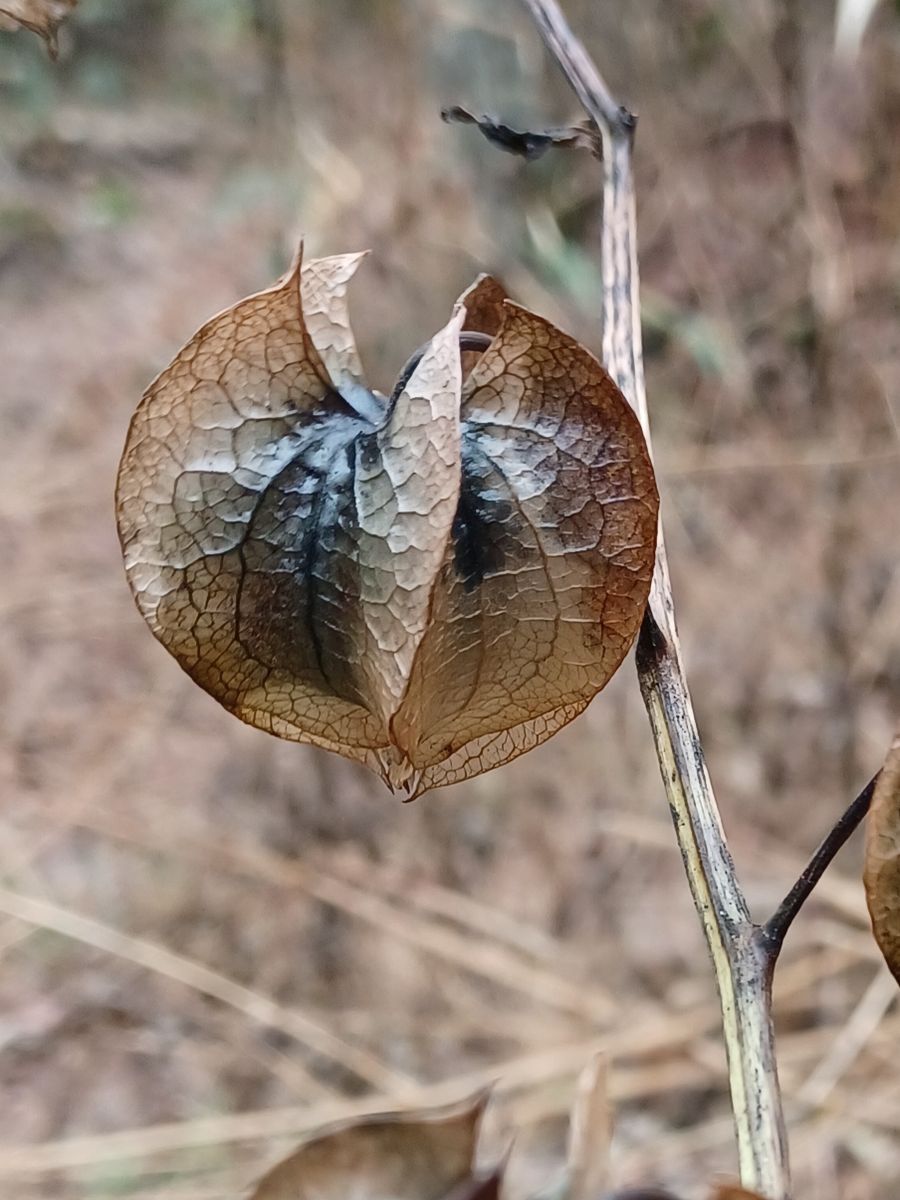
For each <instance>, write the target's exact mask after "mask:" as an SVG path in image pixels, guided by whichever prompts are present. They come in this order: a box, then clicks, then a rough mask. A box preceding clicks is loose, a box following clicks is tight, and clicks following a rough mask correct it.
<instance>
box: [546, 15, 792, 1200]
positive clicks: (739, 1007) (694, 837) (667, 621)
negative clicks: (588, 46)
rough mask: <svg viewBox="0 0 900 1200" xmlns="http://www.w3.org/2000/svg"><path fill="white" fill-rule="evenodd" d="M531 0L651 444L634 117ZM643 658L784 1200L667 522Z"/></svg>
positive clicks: (654, 718)
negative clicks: (599, 195) (561, 97)
mask: <svg viewBox="0 0 900 1200" xmlns="http://www.w3.org/2000/svg"><path fill="white" fill-rule="evenodd" d="M523 4H524V5H525V8H526V9H527V10H528V12H529V14H530V15H531V17H532V18H533V20H534V22H535V24H536V26H537V28H538V30H539V31H540V33H541V36H542V37H543V39H544V42H545V43H546V45H547V48H548V49H549V50H550V52H551V53H552V54H553V56H554V57H555V59H556V60H557V62H558V63H559V66H560V67H561V69H562V71H563V73H564V74H565V76H566V78H567V80H568V82H569V84H570V85H571V87H572V89H573V90H574V91H575V93H576V95H577V96H578V98H579V100H580V101H581V103H582V105H583V106H584V108H585V110H586V111H587V113H588V115H589V116H590V117H592V118H593V119H594V121H595V122H596V123H597V125H598V127H599V129H600V132H601V135H602V138H603V164H604V176H605V177H604V191H603V235H602V262H601V268H602V278H603V359H604V363H605V365H606V367H607V370H608V371H609V372H610V374H611V375H612V376H613V378H614V379H615V380H616V382H617V383H618V385H619V387H620V388H621V389H622V391H623V392H624V393H625V395H626V396H627V398H628V399H629V400H630V402H631V404H632V405H633V407H634V409H635V411H636V413H637V414H638V417H639V418H640V421H641V425H642V427H643V430H644V435H645V437H646V439H647V444H648V446H650V444H651V443H650V426H649V420H648V412H647V399H646V392H645V388H644V372H643V350H642V341H641V324H640V298H639V276H638V264H637V234H636V217H635V197H634V182H633V172H632V143H633V140H634V130H635V124H636V122H635V119H634V117H633V116H632V115H631V114H630V113H629V112H628V111H627V109H624V108H623V107H622V106H620V105H619V104H617V103H616V101H615V100H614V98H613V96H612V93H611V92H610V90H609V88H608V87H607V85H606V83H605V82H604V80H603V78H602V77H601V75H600V73H599V71H598V70H597V68H596V66H595V65H594V63H593V62H592V61H591V59H590V57H589V55H588V54H587V51H586V50H585V49H584V47H583V46H582V45H581V43H580V42H579V41H578V40H577V38H576V37H575V36H574V34H573V33H572V31H571V29H570V28H569V26H568V24H567V23H566V20H565V17H564V16H563V14H562V12H561V10H560V7H559V5H558V3H557V2H556V0H523ZM637 667H638V674H639V678H640V684H641V692H642V694H643V697H644V703H645V704H646V706H647V711H648V715H649V717H650V724H651V728H652V731H653V737H654V741H655V743H656V750H657V756H658V758H659V763H660V769H661V771H662V775H663V781H664V783H665V787H666V793H667V797H668V801H669V806H670V808H671V811H672V817H673V820H674V823H675V831H676V835H677V838H678V843H679V846H680V849H681V854H682V857H683V859H684V863H685V869H686V872H687V877H688V881H689V883H690V887H691V892H692V895H693V898H694V903H695V905H696V907H697V911H698V914H699V916H700V920H701V922H702V925H703V931H704V934H705V936H706V940H707V943H708V946H709V950H710V954H711V956H712V960H713V965H714V968H715V973H716V982H717V985H718V989H719V996H720V999H721V1004H722V1017H723V1025H724V1032H725V1040H726V1046H727V1051H728V1064H729V1077H730V1083H731V1096H732V1107H733V1109H734V1117H735V1127H736V1132H737V1141H738V1151H739V1158H740V1170H741V1181H742V1183H743V1184H744V1185H745V1186H746V1187H748V1188H751V1189H753V1190H755V1191H757V1192H759V1193H760V1194H762V1195H765V1196H767V1197H770V1198H771V1200H787V1198H788V1196H789V1194H790V1180H789V1170H788V1155H787V1143H786V1137H785V1132H784V1119H783V1114H782V1104H781V1095H780V1092H779V1088H778V1079H777V1073H776V1068H775V1055H774V1033H773V1028H772V1019H771V998H770V993H769V975H768V971H767V959H766V955H765V953H764V950H763V947H762V942H761V939H760V937H759V931H758V930H757V929H756V927H755V926H754V925H753V924H752V922H751V920H750V915H749V912H748V910H747V903H746V900H745V898H744V894H743V892H742V890H741V887H740V884H739V882H738V879H737V876H736V874H735V870H734V864H733V862H732V859H731V855H730V853H729V850H728V844H727V842H726V840H725V835H724V832H723V829H722V822H721V818H720V816H719V810H718V807H717V805H716V800H715V796H714V795H713V790H712V786H711V784H710V779H709V774H708V772H707V769H706V761H705V758H704V755H703V751H702V748H701V745H700V738H699V734H698V731H697V723H696V719H695V717H694V712H693V706H692V704H691V698H690V694H689V692H688V687H687V681H686V678H685V673H684V667H683V664H682V661H681V654H680V650H679V644H678V633H677V629H676V624H675V613H674V604H673V600H672V587H671V583H670V580H669V571H668V565H667V562H666V554H665V543H664V541H663V536H662V532H661V531H660V536H659V542H658V545H657V560H656V569H655V571H654V575H653V582H652V585H651V590H650V600H649V604H648V608H647V614H646V616H645V618H644V624H643V627H642V630H641V634H640V637H639V641H638V652H637Z"/></svg>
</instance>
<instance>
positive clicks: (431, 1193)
mask: <svg viewBox="0 0 900 1200" xmlns="http://www.w3.org/2000/svg"><path fill="white" fill-rule="evenodd" d="M486 1102H487V1096H486V1094H483V1093H482V1094H479V1095H478V1096H476V1097H475V1098H474V1099H472V1100H467V1101H465V1102H463V1103H462V1104H457V1105H453V1106H451V1107H448V1108H440V1109H425V1110H420V1111H410V1112H406V1113H397V1114H392V1115H388V1116H382V1117H372V1118H369V1119H367V1120H363V1121H357V1122H354V1123H352V1124H347V1125H344V1126H340V1127H334V1128H332V1129H330V1130H326V1131H325V1132H323V1133H321V1134H319V1135H318V1136H316V1137H315V1138H313V1139H311V1140H310V1141H308V1142H306V1143H305V1144H304V1145H303V1146H301V1147H300V1149H299V1150H297V1151H296V1153H294V1154H292V1155H291V1156H290V1157H289V1158H286V1159H285V1160H284V1161H283V1162H281V1163H279V1164H278V1166H276V1167H273V1169H272V1170H271V1171H269V1172H268V1174H266V1175H265V1176H264V1177H263V1178H262V1179H261V1180H260V1182H259V1183H258V1184H257V1186H256V1190H255V1191H254V1192H253V1193H252V1195H251V1197H250V1200H348V1198H349V1197H351V1196H352V1197H353V1200H481V1197H484V1198H485V1200H487V1198H488V1197H490V1196H491V1195H492V1193H491V1191H490V1190H487V1191H485V1190H484V1188H488V1189H490V1187H491V1177H480V1176H478V1175H477V1174H476V1172H475V1151H476V1146H477V1141H478V1132H479V1127H480V1124H481V1117H482V1115H483V1113H484V1108H485V1104H486ZM479 1188H480V1189H482V1190H481V1191H479V1190H478V1189H479ZM493 1195H494V1196H495V1195H496V1189H495V1191H494V1192H493Z"/></svg>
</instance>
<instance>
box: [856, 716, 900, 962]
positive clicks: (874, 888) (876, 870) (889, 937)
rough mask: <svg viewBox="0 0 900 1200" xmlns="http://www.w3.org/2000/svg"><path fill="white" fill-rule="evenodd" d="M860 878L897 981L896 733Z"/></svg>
mask: <svg viewBox="0 0 900 1200" xmlns="http://www.w3.org/2000/svg"><path fill="white" fill-rule="evenodd" d="M863 881H864V883H865V888H866V902H867V903H868V906H869V915H870V916H871V918H872V931H873V932H874V934H875V940H876V941H877V942H878V945H879V947H880V948H881V953H882V954H883V955H884V957H885V961H886V962H887V965H888V966H889V967H890V969H891V971H892V972H893V974H894V977H895V978H896V979H897V980H898V982H900V733H898V735H897V737H896V738H895V739H894V744H893V745H892V746H891V749H890V751H889V753H888V756H887V758H886V759H885V763H884V767H883V768H882V771H881V774H880V775H879V777H878V782H877V783H876V784H875V791H874V793H873V795H872V804H871V807H870V809H869V815H868V818H867V820H866V859H865V868H864V871H863Z"/></svg>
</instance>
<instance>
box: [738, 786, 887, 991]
mask: <svg viewBox="0 0 900 1200" xmlns="http://www.w3.org/2000/svg"><path fill="white" fill-rule="evenodd" d="M877 782H878V776H877V775H876V776H875V777H874V778H873V779H870V780H869V782H868V783H867V784H866V786H865V787H864V788H863V790H862V791H861V792H860V793H859V795H858V796H857V797H856V799H855V800H854V801H853V803H852V804H851V805H850V807H849V808H848V809H847V810H846V811H845V812H844V813H842V815H841V816H840V817H839V818H838V820H837V822H836V823H835V825H834V827H833V828H832V829H831V830H830V831H829V833H828V834H827V835H826V836H825V839H824V841H823V842H822V844H821V845H820V846H819V848H818V850H816V852H815V854H813V856H812V858H811V859H810V860H809V862H808V863H807V865H806V867H804V869H803V872H802V873H801V875H800V878H799V879H798V880H797V882H796V883H795V884H794V886H793V887H792V888H791V890H790V891H789V892H788V894H787V895H786V896H785V898H784V899H783V900H782V902H781V903H780V904H779V906H778V908H777V909H776V910H775V912H774V913H773V914H772V916H771V917H770V918H769V920H768V921H766V923H765V925H763V927H762V929H761V931H760V933H761V937H762V941H763V947H764V949H765V952H766V955H767V956H768V959H769V969H770V971H771V970H772V969H773V968H774V966H775V963H776V961H777V959H778V955H779V954H780V953H781V947H782V946H783V944H784V939H785V935H786V934H787V931H788V930H789V929H790V927H791V925H792V924H793V922H794V917H796V915H797V913H798V912H799V911H800V909H801V908H802V907H803V905H804V903H805V902H806V900H807V899H808V898H809V895H810V893H811V892H812V890H813V888H814V887H815V886H816V884H817V883H818V882H819V880H820V879H821V878H822V876H823V875H824V874H825V871H826V870H827V869H828V866H829V864H830V863H831V860H832V859H833V858H834V856H835V855H836V854H837V852H838V851H839V850H840V849H841V847H842V846H843V845H844V844H845V842H846V841H847V840H848V838H849V837H850V835H851V834H852V833H853V832H854V830H856V829H857V828H858V827H859V824H860V822H861V821H862V820H863V818H864V817H865V815H866V813H867V812H868V811H869V806H870V805H871V803H872V794H873V793H874V791H875V785H876V783H877Z"/></svg>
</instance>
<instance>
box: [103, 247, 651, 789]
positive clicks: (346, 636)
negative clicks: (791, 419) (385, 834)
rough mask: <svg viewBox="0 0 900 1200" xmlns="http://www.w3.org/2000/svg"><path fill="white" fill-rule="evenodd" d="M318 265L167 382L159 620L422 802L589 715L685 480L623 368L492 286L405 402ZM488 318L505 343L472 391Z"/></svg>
mask: <svg viewBox="0 0 900 1200" xmlns="http://www.w3.org/2000/svg"><path fill="white" fill-rule="evenodd" d="M359 258H360V256H359V255H343V256H338V257H335V258H326V259H319V260H315V261H313V262H311V263H309V264H308V265H306V266H303V267H301V263H300V258H299V257H298V259H297V262H296V263H295V265H294V266H293V267H292V268H291V270H290V271H289V272H288V273H287V274H286V275H285V276H284V277H283V278H282V279H281V280H279V281H278V282H277V283H276V284H275V285H274V286H273V287H271V288H269V289H268V290H266V291H264V292H261V293H259V294H258V295H255V296H251V297H249V298H248V299H246V300H242V301H241V302H240V303H238V304H237V305H235V306H234V307H233V308H231V309H228V310H227V311H226V312H223V313H220V314H219V315H218V316H217V317H214V318H213V319H212V320H211V321H210V322H208V323H207V324H206V325H204V326H203V328H202V329H201V330H200V331H199V332H198V333H197V334H196V335H195V336H194V337H193V338H192V339H191V341H190V342H189V343H188V344H187V346H185V348H184V349H183V350H182V351H181V352H180V353H179V354H178V355H177V356H176V358H175V360H174V361H173V362H172V363H171V365H170V366H169V367H167V368H166V370H165V371H163V373H162V374H161V375H160V376H159V377H158V378H157V379H156V380H155V381H154V383H153V384H151V386H150V388H149V389H148V391H147V392H146V394H145V396H144V398H143V400H142V402H141V405H140V407H139V408H138V411H137V413H136V415H135V417H134V420H133V421H132V425H131V429H130V432H129V435H128V440H127V444H126V448H125V453H124V456H123V459H122V464H121V467H120V473H119V486H118V515H119V532H120V536H121V541H122V547H123V552H124V555H125V562H126V570H127V573H128V578H129V581H130V583H131V586H132V589H133V591H134V594H135V597H136V599H137V603H138V606H139V608H140V610H141V612H142V613H143V615H144V617H145V619H146V621H147V622H148V624H149V625H150V627H151V629H152V630H153V632H154V633H155V634H156V636H157V637H158V638H159V639H160V641H161V642H162V643H163V644H164V645H165V646H166V648H167V649H168V650H169V651H170V652H171V653H172V654H173V655H174V656H175V657H176V658H177V659H178V661H179V662H180V663H181V665H182V666H183V667H184V668H185V669H186V670H187V671H188V673H189V674H190V675H191V676H192V677H193V678H194V679H195V680H196V681H197V682H198V683H199V684H200V685H201V686H202V687H204V688H205V689H206V690H207V691H208V692H210V693H211V694H212V695H213V696H215V697H216V699H218V700H219V701H220V702H221V703H222V704H223V705H224V706H225V707H226V708H228V709H229V710H230V711H232V712H234V713H236V714H237V715H238V716H239V717H241V718H242V719H243V720H245V721H247V722H248V723H249V724H252V725H256V726H258V727H260V728H263V729H266V730H268V731H269V732H272V733H275V734H278V735H280V736H282V737H286V738H289V739H292V740H295V741H306V742H312V743H314V744H315V745H318V746H323V747H325V748H326V749H329V750H336V751H338V752H339V753H341V754H344V755H346V756H347V757H349V758H353V759H356V760H357V761H359V762H362V763H364V764H365V765H366V766H368V767H370V768H371V769H372V770H374V771H376V772H377V773H378V774H380V775H381V777H382V778H383V779H384V780H385V782H386V783H387V784H388V786H390V787H391V788H393V789H396V790H402V791H404V792H405V793H406V794H407V795H409V796H410V797H412V796H415V795H418V794H419V793H421V792H423V791H425V790H427V789H428V788H432V787H439V786H441V785H443V784H448V783H455V782H457V781H459V780H461V779H466V778H469V777H470V776H472V775H477V774H480V773H481V772H483V771H486V770H489V769H491V768H493V767H496V766H500V765H501V764H503V763H505V762H508V761H509V760H510V759H512V758H515V757H516V756H517V755H519V754H521V753H523V752H524V751H526V750H529V749H531V748H532V747H533V746H536V745H538V744H539V743H540V742H542V741H544V740H545V739H546V738H548V737H549V736H550V735H551V734H553V733H555V732H556V731H557V730H558V729H560V728H561V727H562V726H563V725H565V724H567V722H569V721H570V720H571V719H572V718H573V717H575V716H577V715H578V713H580V712H581V711H582V710H583V709H584V708H585V707H586V705H587V704H588V703H589V702H590V700H591V699H592V697H593V696H594V695H595V694H596V692H598V691H599V690H600V689H601V688H602V687H603V686H604V684H605V683H606V682H607V681H608V679H609V678H610V677H611V675H612V674H613V673H614V671H615V670H616V668H617V667H618V665H619V664H620V662H621V661H622V659H623V657H624V656H625V654H626V653H627V651H628V649H629V647H630V645H631V642H632V640H633V639H634V636H635V634H636V632H637V628H638V625H639V623H640V620H641V615H642V613H643V609H644V604H645V602H646V598H647V592H648V589H649V584H650V576H651V573H652V569H653V562H654V552H655V545H656V519H657V492H656V485H655V481H654V477H653V470H652V467H651V465H650V460H649V457H648V455H647V450H646V447H645V445H644V441H643V437H642V435H641V431H640V428H639V426H638V423H637V420H636V418H635V417H634V415H633V413H632V412H631V409H630V408H629V406H628V404H627V402H626V400H625V398H624V397H623V396H622V394H621V393H620V392H619V390H618V388H617V387H616V386H615V384H614V383H613V381H612V380H611V379H610V377H609V376H608V375H607V373H606V372H605V371H604V369H603V368H602V367H601V366H600V364H599V363H598V362H597V360H596V359H595V358H594V357H593V356H592V355H591V354H589V353H588V352H587V351H586V350H585V349H584V348H583V347H581V346H580V345H579V344H578V343H577V342H575V341H574V340H573V339H572V338H570V337H567V336H566V335H565V334H563V333H561V332H560V331H559V330H558V329H556V328H555V327H554V326H552V325H551V324H550V323H549V322H547V321H545V320H543V319H542V318H541V317H538V316H536V315H535V314H534V313H531V312H528V311H527V310H526V309H524V308H520V307H519V306H518V305H514V304H512V303H511V302H510V301H507V300H504V299H503V295H502V291H501V290H500V289H499V286H498V285H497V284H496V283H495V282H494V281H492V280H489V279H482V280H480V281H479V282H478V283H477V284H476V285H475V286H474V287H473V288H471V289H470V290H469V291H468V292H467V293H466V295H465V296H464V297H463V299H462V301H461V302H460V303H459V304H458V305H457V307H456V309H455V310H454V314H453V316H452V317H451V319H450V322H449V323H448V324H447V325H446V326H445V328H444V329H443V330H442V331H441V332H440V333H438V334H437V335H436V336H435V337H434V338H433V339H432V341H431V342H430V344H429V346H428V347H427V349H426V350H425V352H424V353H423V355H422V357H421V360H420V361H419V362H418V365H417V366H416V367H415V370H414V371H413V372H412V374H411V376H410V377H409V379H408V380H407V381H406V382H405V385H404V386H403V387H402V388H401V389H400V390H399V394H397V395H395V396H394V397H392V398H391V400H390V401H389V402H388V401H386V400H385V399H384V397H382V396H380V395H378V394H377V393H375V392H372V391H370V390H368V389H367V388H366V386H365V383H364V381H363V377H362V372H361V369H360V365H359V359H358V356H357V353H356V349H355V346H354V342H353V338H352V334H351V332H350V327H349V323H348V320H347V312H346V299H345V296H346V287H347V283H348V281H349V279H350V277H351V275H352V274H353V272H354V270H355V269H356V266H357V263H358V261H359ZM467 308H468V309H469V310H471V312H472V322H473V324H474V325H475V326H476V328H477V329H478V331H480V332H483V333H487V334H489V335H490V336H491V337H492V339H493V340H492V341H491V343H490V346H489V348H488V349H487V350H485V352H484V353H483V354H482V355H481V357H480V358H479V360H478V361H477V363H475V365H474V366H473V368H472V370H471V373H470V374H469V375H468V377H467V378H466V380H465V383H464V384H463V377H462V363H461V358H460V349H459V337H460V333H461V331H462V330H463V329H464V328H466V325H465V317H466V310H467Z"/></svg>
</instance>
